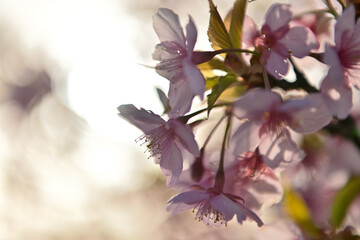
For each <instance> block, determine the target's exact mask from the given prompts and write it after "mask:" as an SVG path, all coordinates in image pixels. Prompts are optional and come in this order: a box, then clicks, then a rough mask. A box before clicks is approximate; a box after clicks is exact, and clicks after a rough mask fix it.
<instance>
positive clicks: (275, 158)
mask: <svg viewBox="0 0 360 240" xmlns="http://www.w3.org/2000/svg"><path fill="white" fill-rule="evenodd" d="M284 135H285V136H286V137H284ZM284 135H282V136H276V135H274V136H272V137H269V138H267V139H266V141H263V142H262V143H261V145H260V146H259V150H260V152H261V153H262V154H263V155H264V158H263V160H264V162H265V164H266V165H267V166H269V167H270V168H278V167H281V168H283V167H285V166H287V167H288V166H290V165H294V164H296V163H299V162H300V161H302V160H303V159H304V157H305V153H304V152H303V151H302V150H300V149H299V148H298V146H297V145H296V143H295V142H294V141H293V140H292V139H291V138H290V134H289V133H288V132H286V133H284Z"/></svg>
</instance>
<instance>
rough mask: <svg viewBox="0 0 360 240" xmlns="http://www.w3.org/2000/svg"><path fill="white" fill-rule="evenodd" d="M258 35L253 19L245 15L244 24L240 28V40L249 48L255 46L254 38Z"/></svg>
mask: <svg viewBox="0 0 360 240" xmlns="http://www.w3.org/2000/svg"><path fill="white" fill-rule="evenodd" d="M259 35H260V32H259V30H258V29H257V27H256V24H255V23H254V21H253V20H252V19H251V18H250V17H248V16H245V19H244V25H243V29H242V42H243V43H244V44H245V47H247V48H251V47H254V46H255V39H256V38H257V37H258V36H259Z"/></svg>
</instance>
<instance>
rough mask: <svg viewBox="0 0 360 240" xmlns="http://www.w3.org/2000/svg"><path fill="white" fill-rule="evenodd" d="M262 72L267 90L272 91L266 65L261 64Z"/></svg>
mask: <svg viewBox="0 0 360 240" xmlns="http://www.w3.org/2000/svg"><path fill="white" fill-rule="evenodd" d="M261 70H262V75H263V79H264V85H265V89H266V90H270V89H271V87H270V82H269V77H268V74H267V71H266V68H265V66H264V64H261Z"/></svg>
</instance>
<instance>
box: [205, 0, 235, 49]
mask: <svg viewBox="0 0 360 240" xmlns="http://www.w3.org/2000/svg"><path fill="white" fill-rule="evenodd" d="M209 5H210V22H209V29H208V36H209V40H210V42H211V43H212V45H211V46H212V48H213V49H215V50H218V49H224V48H231V47H232V43H231V39H230V36H229V33H228V32H227V30H226V28H225V25H224V22H223V20H222V19H221V16H220V14H219V12H218V11H217V9H216V7H215V5H214V3H213V1H212V0H209Z"/></svg>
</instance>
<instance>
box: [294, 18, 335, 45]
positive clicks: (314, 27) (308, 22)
mask: <svg viewBox="0 0 360 240" xmlns="http://www.w3.org/2000/svg"><path fill="white" fill-rule="evenodd" d="M332 20H333V18H332V17H330V16H329V15H328V14H326V13H323V12H320V13H313V14H305V15H301V16H299V17H296V18H294V19H293V20H292V21H291V22H290V25H291V26H305V27H307V28H309V29H310V30H311V31H312V33H313V34H314V36H315V37H316V39H317V41H318V43H319V48H318V49H312V52H320V51H324V48H325V42H329V41H330V40H331V39H332V36H333V30H332V28H333V21H332Z"/></svg>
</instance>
